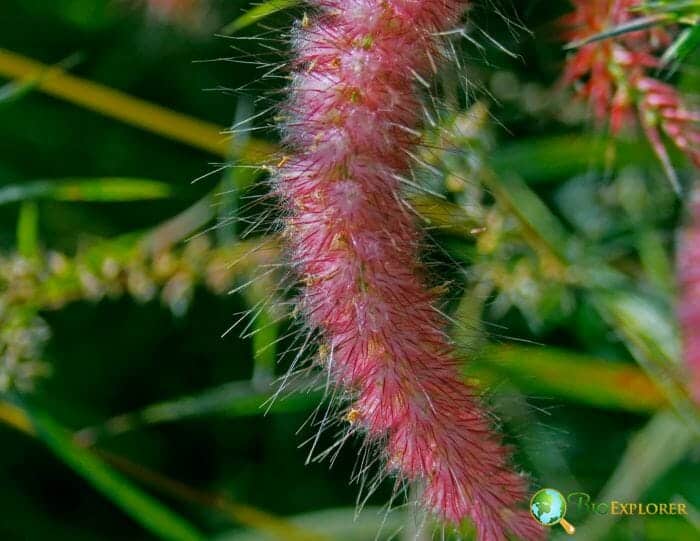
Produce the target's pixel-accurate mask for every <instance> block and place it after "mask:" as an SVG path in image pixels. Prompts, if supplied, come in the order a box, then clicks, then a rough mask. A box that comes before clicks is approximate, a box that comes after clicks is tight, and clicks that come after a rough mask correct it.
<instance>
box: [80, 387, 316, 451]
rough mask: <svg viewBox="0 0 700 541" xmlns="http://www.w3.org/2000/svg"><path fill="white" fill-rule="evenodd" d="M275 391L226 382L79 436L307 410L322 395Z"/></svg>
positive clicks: (84, 438) (89, 437)
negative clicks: (206, 418) (193, 420)
mask: <svg viewBox="0 0 700 541" xmlns="http://www.w3.org/2000/svg"><path fill="white" fill-rule="evenodd" d="M291 390H292V389H290V391H291ZM273 395H274V389H273V388H270V390H261V389H260V388H257V387H254V386H253V385H251V383H250V382H247V381H240V382H239V381H237V382H233V383H227V384H225V385H221V386H220V387H216V388H213V389H207V390H205V391H202V392H201V393H197V394H194V395H190V396H184V397H180V398H176V399H173V400H168V401H166V402H159V403H157V404H153V405H151V406H147V407H145V408H143V409H142V410H140V411H136V412H133V413H126V414H123V415H119V416H116V417H113V418H111V419H110V420H108V421H106V422H105V423H104V424H102V425H101V426H97V427H90V428H86V429H83V430H81V431H80V432H79V433H78V436H77V437H78V438H79V439H80V441H84V442H87V443H93V442H94V441H96V440H97V439H99V438H100V437H105V436H116V435H119V434H123V433H125V432H129V431H131V430H137V429H139V428H143V427H145V426H149V425H155V424H160V423H169V422H176V421H180V420H183V419H190V418H195V417H204V416H208V415H222V416H230V417H245V416H251V415H263V414H264V413H266V412H273V413H291V412H296V411H307V410H310V409H312V408H313V407H315V406H316V405H317V404H318V402H319V400H321V398H322V393H320V392H317V391H314V392H303V393H302V392H290V393H287V392H286V391H285V393H284V394H283V395H282V396H280V397H278V398H276V399H275V400H272V401H270V400H271V398H272V396H273Z"/></svg>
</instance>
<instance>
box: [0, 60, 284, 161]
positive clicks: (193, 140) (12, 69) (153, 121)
mask: <svg viewBox="0 0 700 541" xmlns="http://www.w3.org/2000/svg"><path fill="white" fill-rule="evenodd" d="M48 67H49V66H46V65H45V64H41V63H39V62H36V61H34V60H31V59H29V58H25V57H23V56H21V55H18V54H16V53H12V52H10V51H7V50H5V49H0V75H2V76H5V77H10V78H13V79H19V80H27V79H29V80H31V79H33V78H36V77H37V76H39V75H41V74H42V73H44V72H45V71H46V70H47V68H48ZM36 88H37V90H41V91H42V92H45V93H47V94H50V95H52V96H55V97H57V98H60V99H63V100H66V101H68V102H70V103H74V104H76V105H79V106H80V107H84V108H85V109H89V110H91V111H95V112H97V113H100V114H103V115H105V116H108V117H111V118H115V119H117V120H119V121H121V122H124V123H126V124H130V125H132V126H136V127H138V128H142V129H144V130H147V131H150V132H152V133H156V134H158V135H161V136H163V137H168V138H170V139H173V140H175V141H180V142H182V143H185V144H188V145H190V146H192V147H194V148H199V149H201V150H204V151H206V152H211V153H212V154H215V155H217V156H223V157H227V156H228V155H229V150H230V147H231V144H230V142H229V140H228V138H227V137H226V136H224V135H223V133H224V132H225V129H224V128H223V127H221V126H217V125H215V124H210V123H208V122H205V121H202V120H198V119H195V118H191V117H188V116H187V115H183V114H181V113H176V112H174V111H170V110H169V109H166V108H164V107H161V106H160V105H155V104H152V103H149V102H147V101H144V100H140V99H138V98H134V97H132V96H129V95H127V94H125V93H123V92H119V91H118V90H113V89H111V88H108V87H106V86H103V85H100V84H97V83H93V82H91V81H87V80H85V79H81V78H79V77H75V76H73V75H69V74H67V73H65V72H64V71H62V70H56V69H54V70H51V72H50V73H47V74H46V76H45V77H41V78H40V79H39V81H38V83H37V86H36ZM272 152H274V147H272V146H271V145H269V143H266V142H263V141H259V140H253V139H251V140H250V141H249V143H248V145H246V148H245V149H244V151H243V152H242V154H241V158H242V159H245V161H246V162H255V163H257V162H259V161H260V160H262V159H265V158H266V157H267V156H268V155H269V154H271V153H272Z"/></svg>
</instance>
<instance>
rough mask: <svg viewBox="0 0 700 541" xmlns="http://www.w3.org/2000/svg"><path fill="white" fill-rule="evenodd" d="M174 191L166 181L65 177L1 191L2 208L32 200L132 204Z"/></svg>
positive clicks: (29, 183) (5, 188) (158, 197)
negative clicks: (130, 202) (9, 204)
mask: <svg viewBox="0 0 700 541" xmlns="http://www.w3.org/2000/svg"><path fill="white" fill-rule="evenodd" d="M171 193H172V190H171V188H170V186H169V185H168V184H166V183H164V182H159V181H155V180H148V179H141V178H120V177H114V178H111V177H106V178H86V179H81V178H65V179H56V180H36V181H32V182H27V183H23V184H11V185H9V186H3V187H2V188H0V205H6V204H8V203H16V202H19V201H26V200H30V199H52V200H55V201H80V202H128V201H138V200H149V199H162V198H165V197H168V196H170V195H171Z"/></svg>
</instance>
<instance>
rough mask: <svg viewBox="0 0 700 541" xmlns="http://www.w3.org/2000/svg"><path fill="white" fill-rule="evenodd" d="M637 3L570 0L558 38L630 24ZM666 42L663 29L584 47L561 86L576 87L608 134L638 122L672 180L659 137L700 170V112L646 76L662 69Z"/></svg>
mask: <svg viewBox="0 0 700 541" xmlns="http://www.w3.org/2000/svg"><path fill="white" fill-rule="evenodd" d="M641 4H642V2H641V1H640V0H575V1H574V5H575V10H574V11H573V12H572V13H570V14H568V15H566V16H564V17H563V18H562V19H561V24H562V26H563V27H564V29H565V30H564V33H563V37H564V38H565V39H567V40H569V41H571V42H577V41H582V40H585V39H587V38H590V37H592V36H595V35H597V34H600V33H601V32H603V31H605V30H608V29H611V28H614V27H617V26H619V25H621V24H625V23H629V22H630V21H633V20H634V18H635V17H637V16H638V15H637V13H636V12H635V11H633V9H634V8H637V7H639V6H640V5H641ZM670 41H671V38H670V35H669V33H668V32H667V31H666V30H664V29H662V28H651V29H646V30H639V31H634V32H628V33H624V34H621V35H619V36H616V37H612V38H608V39H603V40H599V41H593V42H591V43H587V44H585V45H583V46H581V47H580V48H579V49H577V50H576V52H575V53H574V54H572V55H571V56H570V57H569V59H568V61H567V65H566V68H565V71H564V75H563V82H564V83H565V84H569V85H574V86H575V87H576V89H577V93H578V95H579V96H580V97H581V98H583V99H586V100H588V101H589V103H590V105H591V109H592V111H593V115H594V117H595V118H596V120H597V121H598V122H600V123H609V125H610V129H611V131H612V132H613V133H618V132H620V131H621V130H622V129H623V128H626V127H630V126H632V125H634V123H635V118H637V119H638V120H639V123H640V124H641V126H642V129H643V130H644V133H645V135H646V136H647V138H648V139H649V142H650V143H651V145H652V147H653V149H654V151H655V152H656V154H657V156H658V157H659V159H660V161H661V162H662V164H663V166H664V169H665V170H666V172H667V174H669V176H670V178H671V179H672V180H675V174H674V173H673V169H672V167H671V164H670V159H669V157H668V152H667V150H666V147H665V145H664V141H663V137H662V133H664V134H665V135H666V136H667V137H668V138H669V139H670V140H671V141H672V142H673V143H674V144H675V145H676V146H677V147H678V148H679V149H680V150H681V151H682V152H684V153H685V154H686V155H687V156H688V158H689V159H690V160H691V161H692V162H693V163H694V165H695V166H696V167H700V145H698V143H699V142H700V128H699V127H698V122H700V112H696V111H690V110H689V109H688V108H687V107H686V106H685V105H684V103H683V99H682V98H681V96H680V95H679V93H678V91H677V90H676V89H675V88H673V87H672V86H670V85H668V84H665V83H662V82H661V81H659V80H657V79H655V78H654V77H653V76H652V75H651V74H650V72H651V71H652V70H658V69H659V68H660V67H661V63H660V60H659V58H658V57H657V56H656V55H657V53H658V52H659V50H661V49H662V48H664V47H666V46H668V45H669V44H670Z"/></svg>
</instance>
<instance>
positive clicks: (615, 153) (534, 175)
mask: <svg viewBox="0 0 700 541" xmlns="http://www.w3.org/2000/svg"><path fill="white" fill-rule="evenodd" d="M490 163H491V164H492V166H493V167H494V169H495V170H496V172H497V173H498V175H499V176H504V175H507V174H513V173H516V174H517V175H519V176H520V177H522V178H523V179H525V180H526V181H527V182H528V183H531V184H542V183H546V182H553V181H557V180H563V179H569V178H571V177H573V176H576V175H578V174H581V173H587V172H590V171H591V169H601V168H606V167H608V166H609V165H611V163H614V164H617V165H618V166H623V165H627V164H637V165H653V164H655V163H656V160H655V159H654V157H653V156H651V155H650V154H649V152H648V146H646V145H645V144H643V143H634V142H632V143H628V142H624V141H612V140H611V139H609V138H603V137H596V136H578V135H576V136H574V135H556V136H552V137H542V138H528V139H524V140H521V141H518V142H515V143H510V144H506V145H503V146H502V147H501V148H499V149H495V150H494V151H493V154H492V157H491V160H490Z"/></svg>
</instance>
